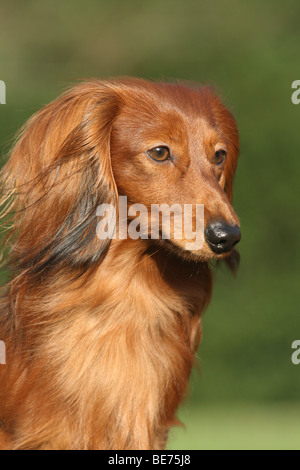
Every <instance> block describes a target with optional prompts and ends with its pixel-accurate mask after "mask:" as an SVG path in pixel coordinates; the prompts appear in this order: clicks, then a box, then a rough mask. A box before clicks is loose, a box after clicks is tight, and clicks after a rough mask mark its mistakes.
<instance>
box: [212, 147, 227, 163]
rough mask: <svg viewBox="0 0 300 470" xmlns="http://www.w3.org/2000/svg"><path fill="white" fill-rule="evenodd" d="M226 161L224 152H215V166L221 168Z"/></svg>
mask: <svg viewBox="0 0 300 470" xmlns="http://www.w3.org/2000/svg"><path fill="white" fill-rule="evenodd" d="M225 159H226V151H225V150H217V151H216V153H215V156H214V164H215V165H217V166H221V165H222V164H223V163H224V162H225Z"/></svg>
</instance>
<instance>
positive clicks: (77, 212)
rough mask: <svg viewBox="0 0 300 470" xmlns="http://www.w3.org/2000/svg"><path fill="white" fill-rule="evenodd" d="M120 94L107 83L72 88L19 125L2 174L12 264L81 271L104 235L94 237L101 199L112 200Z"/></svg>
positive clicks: (103, 245) (97, 254)
mask: <svg viewBox="0 0 300 470" xmlns="http://www.w3.org/2000/svg"><path fill="white" fill-rule="evenodd" d="M119 106H120V98H119V95H118V93H117V91H116V87H113V86H112V85H111V84H110V83H106V82H99V81H92V82H87V83H85V84H82V85H79V86H77V87H74V88H73V89H71V90H70V91H68V92H67V93H65V94H64V95H63V96H61V97H60V98H58V99H57V100H55V101H54V102H52V103H50V104H49V105H48V106H46V107H44V108H43V109H42V110H41V111H39V112H38V113H37V114H36V115H35V116H33V117H32V118H31V119H30V120H29V121H28V123H27V124H26V126H25V127H24V129H23V131H22V133H21V135H20V137H19V139H18V141H17V143H16V145H15V147H14V149H13V151H12V155H11V158H10V160H9V161H8V163H7V164H6V166H5V167H4V168H3V171H2V188H3V197H2V203H3V202H8V205H7V207H6V209H4V214H5V215H6V216H7V214H8V212H10V213H12V230H11V233H12V236H13V237H14V240H12V242H13V243H12V250H11V258H12V262H13V265H14V266H15V268H17V269H18V270H19V271H20V270H30V272H31V273H38V274H41V273H45V272H46V271H47V272H49V269H53V268H59V267H64V269H67V268H68V266H69V267H71V268H74V267H78V269H79V270H80V269H81V270H86V269H87V268H88V267H89V266H91V265H93V264H95V263H97V261H99V260H100V259H101V257H103V255H104V253H105V252H106V250H107V248H108V246H109V243H110V240H109V239H107V240H99V239H98V238H97V235H96V226H97V219H96V210H97V207H98V206H99V205H100V204H103V203H106V204H113V205H116V201H117V190H116V185H115V181H114V177H113V174H112V168H111V163H110V135H111V128H112V124H113V121H114V118H115V116H116V114H117V113H118V108H119Z"/></svg>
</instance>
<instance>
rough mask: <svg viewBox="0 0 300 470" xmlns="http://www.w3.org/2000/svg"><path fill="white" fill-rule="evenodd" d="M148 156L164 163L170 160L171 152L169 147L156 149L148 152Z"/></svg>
mask: <svg viewBox="0 0 300 470" xmlns="http://www.w3.org/2000/svg"><path fill="white" fill-rule="evenodd" d="M147 153H148V155H149V156H150V157H151V158H153V160H156V161H158V162H164V161H165V160H169V159H170V150H169V149H168V147H165V146H161V147H154V148H153V149H150V150H148V152H147Z"/></svg>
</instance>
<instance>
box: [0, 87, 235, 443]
mask: <svg viewBox="0 0 300 470" xmlns="http://www.w3.org/2000/svg"><path fill="white" fill-rule="evenodd" d="M162 143H163V144H164V145H168V146H169V147H170V148H171V149H172V152H173V154H174V155H175V156H176V158H175V159H174V160H173V161H172V162H164V163H160V162H157V161H153V160H152V159H151V158H150V157H149V156H148V155H147V150H148V149H151V148H153V147H155V146H157V145H159V144H160V145H161V144H162ZM220 146H221V147H222V148H223V147H224V146H225V147H226V154H227V155H226V161H225V163H224V164H222V165H221V166H218V165H216V164H214V162H213V160H212V158H213V157H214V155H215V154H216V152H217V148H220ZM238 147H239V144H238V131H237V127H236V123H235V121H234V119H233V117H232V115H231V113H230V112H229V111H228V110H227V109H226V108H225V107H224V106H223V105H222V104H221V103H220V101H219V100H218V98H217V97H216V96H215V95H214V93H213V91H212V90H211V89H210V88H209V87H200V86H196V85H193V86H187V85H184V84H166V83H152V82H147V81H144V80H138V79H130V78H129V79H120V80H112V81H97V80H94V81H88V82H86V83H82V84H80V85H78V86H75V87H74V88H72V89H71V90H69V91H68V92H66V93H65V94H64V95H62V96H61V97H60V98H58V99H57V100H55V101H54V102H52V103H50V104H49V105H48V106H45V107H44V108H43V109H41V110H40V111H39V112H38V113H37V114H35V115H34V116H33V117H32V118H31V119H30V120H29V121H28V123H27V124H26V125H25V127H24V129H23V130H22V132H21V134H20V136H19V139H18V141H17V143H16V145H15V147H14V148H13V150H12V154H11V157H10V159H9V161H8V162H7V164H6V165H5V167H4V169H3V171H2V193H3V196H2V206H3V214H2V217H3V220H4V221H5V223H7V224H10V229H9V232H8V235H9V238H8V240H7V246H8V247H9V254H8V255H7V259H8V261H9V266H10V269H11V280H10V282H9V283H8V284H7V286H6V287H5V291H4V294H3V297H2V302H1V310H0V312H1V313H0V340H2V341H4V342H5V344H6V351H7V357H6V365H0V448H1V449H162V448H164V446H165V444H166V440H167V435H168V430H169V428H170V427H171V426H172V425H174V424H176V418H175V412H176V409H177V407H178V405H179V403H180V402H181V400H182V399H183V397H184V395H185V392H186V388H187V383H188V379H189V375H190V372H191V368H192V365H193V360H194V355H195V351H196V349H197V347H198V345H199V342H200V338H201V313H202V312H203V311H204V309H205V307H206V306H207V304H208V302H209V300H210V297H211V290H212V278H211V270H210V267H209V263H210V261H211V260H213V259H224V260H226V261H227V263H228V264H229V265H230V266H231V267H232V268H233V265H234V260H235V259H236V256H235V253H236V252H235V250H234V248H233V246H232V250H231V249H230V250H228V252H222V253H215V252H214V251H213V250H212V249H211V247H210V246H209V244H208V243H207V241H205V242H204V245H203V248H202V249H201V250H196V251H194V252H192V251H187V250H186V249H185V243H186V240H181V241H176V240H151V239H136V240H132V239H129V238H128V239H124V240H120V239H113V240H99V238H98V237H97V235H96V226H97V218H96V209H97V207H98V206H99V205H100V204H103V203H111V204H114V205H116V204H117V201H118V197H119V196H120V195H126V196H127V197H128V203H130V204H133V203H142V204H144V205H145V206H147V207H150V205H151V204H152V203H157V204H162V203H166V204H169V205H172V204H173V203H179V204H185V203H189V204H204V207H205V224H206V225H207V224H209V223H210V222H211V221H212V220H223V221H226V223H227V224H229V225H231V226H237V225H238V219H237V216H236V215H235V213H234V211H233V209H232V206H231V198H232V182H233V176H234V172H235V168H236V163H237V157H238ZM8 219H10V220H8Z"/></svg>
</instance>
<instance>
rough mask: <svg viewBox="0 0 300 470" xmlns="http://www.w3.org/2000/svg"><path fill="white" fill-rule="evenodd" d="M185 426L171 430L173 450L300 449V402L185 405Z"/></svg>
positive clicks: (183, 415)
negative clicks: (299, 403)
mask: <svg viewBox="0 0 300 470" xmlns="http://www.w3.org/2000/svg"><path fill="white" fill-rule="evenodd" d="M179 418H180V419H181V421H182V422H183V423H184V425H185V428H180V427H179V428H174V429H172V430H171V433H170V437H169V443H168V448H169V449H170V450H194V449H200V450H248V449H249V450H299V449H300V439H299V437H300V436H299V434H300V433H299V429H300V426H299V421H300V405H298V404H292V403H285V404H282V403H277V404H271V405H270V404H268V405H264V404H240V405H232V404H228V405H224V404H222V405H215V404H209V405H207V406H197V407H196V406H194V405H193V406H187V405H186V406H185V407H183V408H182V409H181V410H180V413H179Z"/></svg>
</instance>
